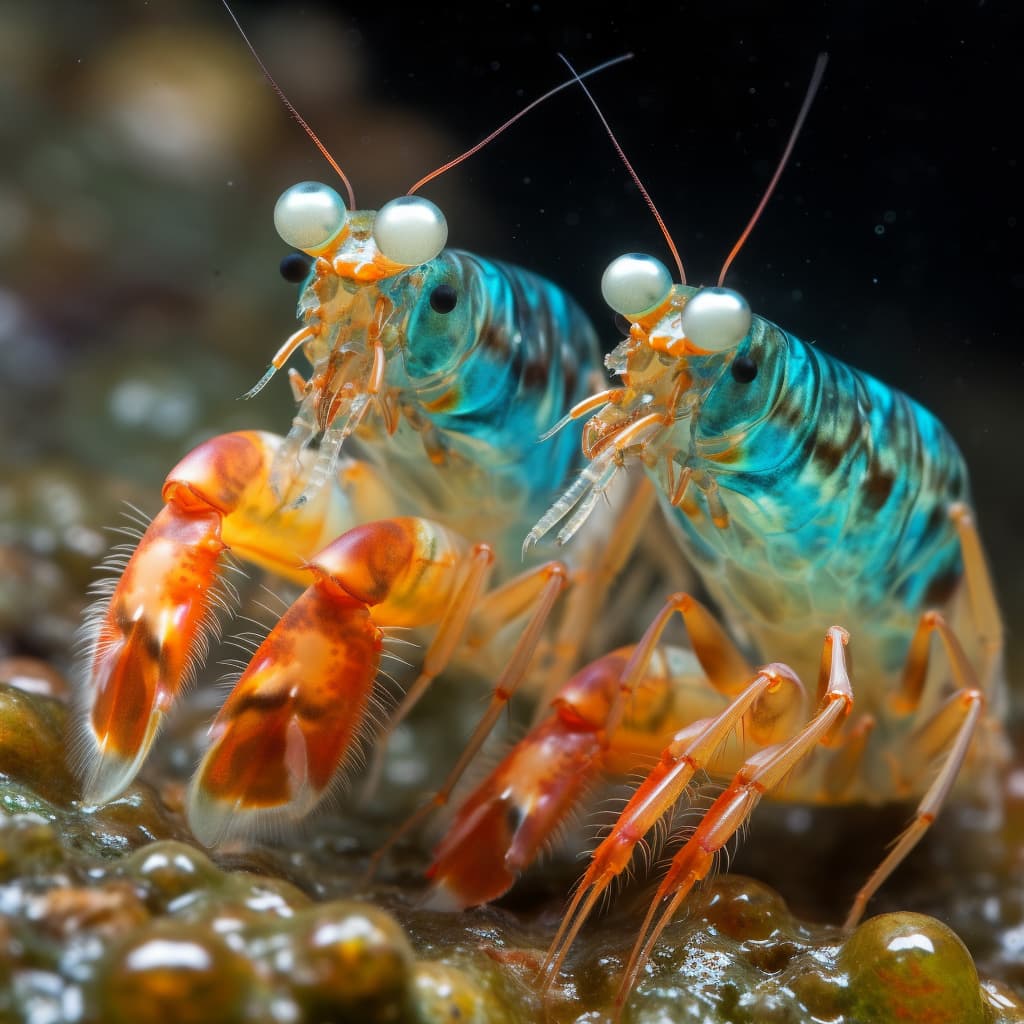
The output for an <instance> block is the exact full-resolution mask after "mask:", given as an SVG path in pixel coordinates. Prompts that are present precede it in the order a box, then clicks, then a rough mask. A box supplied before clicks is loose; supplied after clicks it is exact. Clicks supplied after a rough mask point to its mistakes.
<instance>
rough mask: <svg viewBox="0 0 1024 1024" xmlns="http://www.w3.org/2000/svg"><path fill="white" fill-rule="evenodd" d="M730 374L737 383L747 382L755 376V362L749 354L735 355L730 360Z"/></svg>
mask: <svg viewBox="0 0 1024 1024" xmlns="http://www.w3.org/2000/svg"><path fill="white" fill-rule="evenodd" d="M732 376H733V379H734V380H735V381H736V382H737V383H739V384H749V383H750V382H751V381H752V380H753V379H754V378H755V377H756V376H757V363H755V362H754V360H753V359H751V358H750V356H737V357H736V358H735V359H734V360H733V361H732Z"/></svg>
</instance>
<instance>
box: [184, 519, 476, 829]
mask: <svg viewBox="0 0 1024 1024" xmlns="http://www.w3.org/2000/svg"><path fill="white" fill-rule="evenodd" d="M465 557H466V545H465V543H464V542H463V541H462V540H461V538H459V537H458V536H457V535H455V534H453V533H452V532H451V531H449V530H447V529H445V528H444V527H442V526H440V525H439V524H437V523H433V522H430V521H429V520H425V519H417V518H411V517H410V518H399V519H387V520H382V521H379V522H375V523H366V524H364V525H362V526H358V527H356V528H354V529H352V530H349V531H348V532H347V533H345V534H343V535H342V536H341V537H339V538H338V539H337V540H336V541H334V542H333V543H332V544H330V545H328V546H327V547H326V548H325V549H324V550H323V551H321V552H320V553H319V554H318V555H317V556H316V557H315V558H314V559H313V560H312V561H310V563H309V564H308V569H309V571H310V573H311V574H312V575H313V577H314V583H313V585H312V586H311V587H309V588H308V589H307V590H306V591H305V593H303V594H302V595H301V596H300V597H299V598H298V600H296V601H295V603H294V604H293V605H292V606H291V608H289V609H288V611H287V612H286V613H285V614H284V616H283V617H282V618H281V620H280V621H279V622H278V624H277V625H276V626H275V627H274V629H273V630H272V631H271V632H270V634H269V635H268V636H267V638H266V640H265V641H264V642H263V644H262V645H261V647H260V648H259V650H258V651H257V652H256V654H255V655H254V656H253V659H252V661H251V662H250V664H249V667H248V668H247V669H246V670H245V672H244V673H243V674H242V677H241V678H240V679H239V681H238V683H237V684H236V686H235V688H234V690H233V691H232V693H231V695H230V696H229V698H228V700H227V702H226V703H225V705H224V707H223V709H222V710H221V712H220V714H219V715H218V716H217V719H216V721H215V722H214V723H213V726H212V727H211V729H210V735H211V740H212V743H211V746H210V749H209V751H208V752H207V754H206V756H205V757H204V759H203V761H202V763H201V765H200V766H199V769H198V771H197V772H196V775H195V777H194V779H193V781H192V785H191V788H190V791H189V820H190V822H191V824H192V828H193V831H194V832H195V833H196V835H197V837H198V838H199V839H201V840H202V841H203V842H205V843H207V844H210V845H212V844H215V843H217V842H219V841H221V840H222V839H223V838H224V837H226V836H227V835H228V834H230V833H232V832H240V831H246V830H248V829H249V827H250V826H255V827H261V826H263V825H267V824H269V825H274V824H280V823H283V822H286V821H291V820H295V819H297V818H300V817H302V816H303V815H305V814H306V813H308V812H309V811H310V810H311V809H312V807H313V806H315V805H316V803H317V802H318V801H319V800H320V798H321V797H322V796H323V795H324V793H325V791H326V790H327V788H328V787H329V785H330V783H331V781H332V780H333V779H334V778H336V777H337V775H338V774H339V771H340V770H341V769H342V768H343V767H344V764H345V762H346V760H347V758H348V756H349V754H350V753H351V752H352V750H353V744H354V741H355V740H356V738H357V737H358V735H359V733H360V731H361V729H362V728H363V726H364V725H365V724H366V717H367V716H366V712H367V708H368V706H369V703H370V700H371V696H372V693H373V687H374V683H375V680H376V674H377V669H378V666H379V661H380V654H381V649H382V641H383V636H384V633H383V630H382V628H381V627H382V626H387V625H425V624H429V623H431V622H436V621H437V620H438V619H439V618H440V617H441V615H442V614H443V612H444V610H445V608H446V606H447V605H448V604H449V603H450V601H451V598H452V594H453V592H454V591H455V590H456V589H457V586H458V582H459V579H460V577H461V575H462V574H463V569H464V563H465Z"/></svg>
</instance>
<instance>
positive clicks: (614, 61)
mask: <svg viewBox="0 0 1024 1024" xmlns="http://www.w3.org/2000/svg"><path fill="white" fill-rule="evenodd" d="M559 56H561V54H559ZM562 59H563V60H565V58H564V57H562ZM632 59H633V54H632V53H624V54H622V56H621V57H613V58H612V59H611V60H606V61H605V62H604V63H603V64H598V65H597V67H596V68H591V69H590V70H589V71H584V72H583V74H582V75H577V76H576V78H571V79H570V80H569V81H568V82H563V83H562V84H561V85H556V86H555V87H554V89H549V90H548V91H547V92H546V93H544V95H543V96H538V97H537V99H535V100H534V101H533V102H532V103H530V104H529V105H528V106H525V107H523V109H522V110H520V111H519V113H518V114H515V115H514V116H512V117H510V118H509V119H508V120H507V121H506V122H505V123H504V124H503V125H502V126H501V127H500V128H495V130H494V131H493V132H491V134H490V135H488V136H487V138H486V139H482V140H481V141H480V142H478V143H477V144H476V145H475V146H473V147H472V148H470V149H467V150H466V152H465V153H463V154H462V155H461V156H457V157H455V159H454V160H449V161H448V163H446V164H442V165H441V166H440V167H438V168H437V170H436V171H431V172H430V173H429V174H428V175H426V176H425V177H422V178H420V180H419V181H417V182H416V184H415V185H413V187H412V188H411V189H409V191H408V193H407V194H408V195H410V196H411V195H412V194H413V193H414V192H417V191H418V190H419V189H421V188H422V187H423V186H424V185H426V184H427V182H428V181H433V180H434V178H436V177H438V176H439V175H442V174H444V173H445V171H450V170H451V169H452V168H453V167H455V166H456V165H457V164H461V163H462V161H463V160H466V159H467V158H469V157H471V156H472V155H473V154H474V153H476V152H478V151H479V150H481V149H483V148H484V146H486V145H487V144H488V143H489V142H491V141H492V140H494V139H496V138H497V137H498V136H499V135H500V134H501V133H502V132H503V131H504V130H505V129H506V128H509V127H511V126H512V125H514V124H515V123H516V121H518V120H519V119H520V118H521V117H523V116H525V115H526V114H528V113H529V112H530V111H531V110H533V108H534V107H536V106H539V105H540V104H541V103H543V102H544V101H545V100H548V99H550V98H551V97H552V96H554V95H555V93H559V92H561V91H562V90H563V89H568V88H569V86H570V85H575V84H576V82H577V81H579V80H580V79H582V78H587V77H589V76H590V75H596V74H597V73H598V72H599V71H604V70H606V69H607V68H610V67H614V66H615V65H616V64H621V63H623V62H624V61H627V60H632ZM566 63H568V61H566ZM570 70H572V69H571V68H570ZM573 74H574V75H576V72H575V71H573ZM584 88H586V87H585V86H584Z"/></svg>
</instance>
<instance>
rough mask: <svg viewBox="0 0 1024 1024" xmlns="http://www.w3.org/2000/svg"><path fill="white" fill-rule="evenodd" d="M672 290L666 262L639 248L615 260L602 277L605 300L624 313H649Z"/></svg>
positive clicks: (602, 290) (617, 310) (632, 314)
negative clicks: (643, 252)
mask: <svg viewBox="0 0 1024 1024" xmlns="http://www.w3.org/2000/svg"><path fill="white" fill-rule="evenodd" d="M671 290H672V275H671V274H670V273H669V272H668V269H667V268H666V266H665V264H664V263H662V262H661V261H660V260H656V259H655V258H654V257H653V256H644V255H643V254H642V253H637V252H631V253H628V254H627V255H625V256H620V257H619V258H618V259H617V260H612V262H611V263H609V264H608V269H607V270H606V271H605V272H604V276H603V277H602V278H601V294H602V295H603V296H604V301H605V302H607V303H608V305H609V306H611V307H612V309H614V310H615V312H616V313H622V314H623V315H624V316H640V315H642V314H643V313H647V312H648V311H649V310H652V309H654V307H655V306H657V305H659V304H660V303H661V302H663V301H664V299H665V297H666V296H667V295H668V293H669V292H670V291H671ZM627 333H628V332H627Z"/></svg>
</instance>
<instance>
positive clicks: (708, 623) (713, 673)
mask: <svg viewBox="0 0 1024 1024" xmlns="http://www.w3.org/2000/svg"><path fill="white" fill-rule="evenodd" d="M676 612H678V613H679V614H680V616H681V617H682V619H683V622H684V623H685V624H686V631H687V633H688V635H689V638H690V646H691V647H692V648H693V653H694V655H695V656H696V658H697V660H698V661H699V662H700V666H701V668H702V669H703V670H704V673H705V675H706V676H707V679H708V682H709V683H710V684H711V685H712V686H713V687H714V688H715V689H716V690H718V691H719V692H721V693H724V694H725V695H727V696H733V695H735V694H736V693H738V692H739V691H740V690H741V689H742V688H743V686H744V685H745V683H746V682H747V681H748V680H749V679H750V676H751V669H750V666H749V665H748V664H747V660H746V658H744V657H743V655H742V654H741V653H740V652H739V650H738V648H737V647H736V645H735V644H734V643H733V642H732V640H730V639H729V636H728V634H727V633H726V632H725V630H724V629H723V628H722V627H721V626H720V625H719V623H718V621H717V620H716V619H715V617H714V616H713V615H712V614H711V612H709V611H708V610H707V608H705V607H704V605H702V604H701V603H700V602H699V601H698V600H696V599H695V598H693V597H691V596H690V595H689V594H685V593H682V592H680V593H677V594H672V595H671V596H670V597H669V598H668V600H667V601H666V602H665V604H664V605H663V606H662V608H661V611H659V612H658V614H657V615H656V616H655V617H654V621H653V622H652V623H651V624H650V625H649V626H648V627H647V629H646V630H645V631H644V635H643V636H642V637H641V638H640V642H639V643H638V644H637V645H636V646H635V647H634V648H633V654H632V656H631V657H630V659H629V663H628V664H627V665H626V668H625V670H624V672H623V675H622V682H621V686H620V688H619V695H618V697H617V698H616V701H615V703H614V705H613V706H612V708H611V710H610V711H609V715H608V721H607V722H606V723H605V728H606V729H607V731H608V732H609V733H614V731H615V730H616V729H617V728H618V726H619V723H620V722H621V720H622V717H623V715H624V714H625V713H626V710H627V709H626V700H627V699H628V698H629V697H630V696H631V695H632V693H633V692H634V690H635V688H636V684H637V683H638V681H639V680H640V679H641V678H642V676H643V673H644V672H645V670H646V668H647V663H648V660H649V659H650V657H651V654H652V653H653V652H654V650H655V648H656V647H657V645H658V642H659V641H660V640H661V636H662V634H663V633H664V632H665V628H666V627H667V626H668V624H669V621H670V620H671V618H672V616H673V615H674V614H675V613H676Z"/></svg>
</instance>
